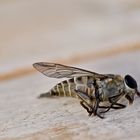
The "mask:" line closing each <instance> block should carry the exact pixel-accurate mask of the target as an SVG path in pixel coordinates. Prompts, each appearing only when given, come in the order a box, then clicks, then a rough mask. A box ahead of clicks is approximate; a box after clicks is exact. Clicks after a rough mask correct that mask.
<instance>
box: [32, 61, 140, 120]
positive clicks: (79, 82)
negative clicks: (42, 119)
mask: <svg viewBox="0 0 140 140" xmlns="http://www.w3.org/2000/svg"><path fill="white" fill-rule="evenodd" d="M33 67H34V68H36V69H37V70H38V71H39V72H41V73H43V74H44V75H46V76H48V77H52V78H68V79H67V80H64V81H62V82H61V83H58V84H57V85H55V86H54V87H53V88H52V89H51V90H50V91H48V92H46V93H43V94H41V95H40V97H51V96H70V97H75V98H79V99H80V104H81V106H82V107H83V108H84V109H86V110H87V112H88V113H89V116H91V115H94V116H98V117H100V118H104V117H103V116H102V115H101V114H104V113H106V112H108V111H109V110H110V109H111V108H112V109H122V108H125V107H126V106H125V105H123V104H121V103H118V101H119V100H120V99H121V98H122V97H125V98H126V99H127V100H128V101H129V103H130V104H132V103H133V101H134V95H135V94H137V95H138V96H139V97H140V92H139V91H138V86H137V82H136V80H135V79H134V78H133V77H132V76H130V75H126V76H125V77H124V78H123V77H122V76H121V75H115V74H99V73H95V72H91V71H88V70H84V69H80V68H76V67H70V66H66V65H62V64H57V63H48V62H39V63H34V64H33ZM104 102H108V103H109V105H108V106H107V105H100V104H101V103H104ZM100 108H101V109H103V111H99V109H100Z"/></svg>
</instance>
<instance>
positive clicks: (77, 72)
mask: <svg viewBox="0 0 140 140" xmlns="http://www.w3.org/2000/svg"><path fill="white" fill-rule="evenodd" d="M33 67H34V68H36V69H37V70H38V71H39V72H41V73H43V74H44V75H46V76H48V77H52V78H73V77H78V76H88V75H89V76H93V77H95V78H106V77H107V75H102V74H98V73H95V72H91V71H87V70H84V69H80V68H75V67H70V66H65V65H61V64H56V63H48V62H39V63H34V64H33Z"/></svg>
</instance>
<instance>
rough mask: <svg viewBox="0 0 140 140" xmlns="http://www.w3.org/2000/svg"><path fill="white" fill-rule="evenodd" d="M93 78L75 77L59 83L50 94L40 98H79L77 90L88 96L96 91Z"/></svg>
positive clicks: (42, 95)
mask: <svg viewBox="0 0 140 140" xmlns="http://www.w3.org/2000/svg"><path fill="white" fill-rule="evenodd" d="M92 83H93V77H92V76H84V77H75V78H72V79H68V80H65V81H62V82H61V83H58V84H57V85H56V86H54V87H53V88H52V89H51V90H50V91H49V92H47V93H44V94H41V95H40V97H50V96H61V97H65V96H67V97H77V95H76V93H75V90H80V91H83V92H85V93H87V94H88V95H91V94H92V93H93V91H94V86H93V84H92Z"/></svg>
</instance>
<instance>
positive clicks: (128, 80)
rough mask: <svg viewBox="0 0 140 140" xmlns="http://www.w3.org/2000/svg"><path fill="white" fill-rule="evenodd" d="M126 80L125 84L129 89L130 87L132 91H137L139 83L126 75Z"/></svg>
mask: <svg viewBox="0 0 140 140" xmlns="http://www.w3.org/2000/svg"><path fill="white" fill-rule="evenodd" d="M124 79H125V83H126V85H127V86H128V87H130V88H132V89H137V82H136V80H135V79H134V78H133V77H132V76H130V75H126V76H125V78H124Z"/></svg>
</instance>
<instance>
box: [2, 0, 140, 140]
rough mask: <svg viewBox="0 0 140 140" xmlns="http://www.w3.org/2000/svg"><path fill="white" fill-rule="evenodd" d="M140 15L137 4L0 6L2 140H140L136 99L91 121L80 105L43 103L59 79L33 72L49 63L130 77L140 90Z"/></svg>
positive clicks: (48, 1) (64, 1)
mask: <svg viewBox="0 0 140 140" xmlns="http://www.w3.org/2000/svg"><path fill="white" fill-rule="evenodd" d="M139 15H140V3H139V2H138V1H136V0H133V1H131V0H127V1H126V0H115V1H114V2H112V1H111V0H108V1H106V2H105V1H104V0H100V1H96V0H93V1H88V2H87V1H85V0H76V1H75V0H71V1H68V0H60V1H59V2H58V1H56V0H34V1H27V0H24V1H23V0H21V1H16V0H14V1H8V0H5V1H1V2H0V18H1V22H0V30H1V31H0V140H62V139H66V140H79V139H80V140H84V139H87V140H92V139H96V140H102V139H104V140H121V139H122V140H126V139H127V140H132V139H134V140H139V139H140V133H139V130H140V119H139V118H140V107H139V106H140V98H139V97H137V96H136V97H135V101H134V103H133V105H131V106H130V105H127V108H125V109H123V110H111V111H109V112H108V113H106V114H105V119H103V120H101V119H100V118H97V117H88V115H87V113H86V111H85V110H84V109H83V108H82V107H81V106H80V105H79V101H78V100H77V99H73V98H54V99H38V98H37V96H38V95H39V94H40V93H42V92H45V91H48V90H49V89H50V88H51V87H52V86H54V85H55V84H56V83H58V82H59V81H61V79H59V80H58V79H52V78H47V77H45V76H44V75H42V74H40V73H39V72H37V71H35V70H34V69H33V68H32V64H33V63H35V62H38V61H49V62H59V63H63V64H67V65H71V66H77V67H81V68H84V69H88V70H91V71H95V72H99V73H115V74H121V75H122V76H124V75H125V74H131V75H133V76H134V77H135V79H136V80H137V82H138V86H139V87H140V64H139V60H140V41H139V39H140V20H139V19H140V18H139ZM139 90H140V88H139ZM124 104H127V102H124Z"/></svg>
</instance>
